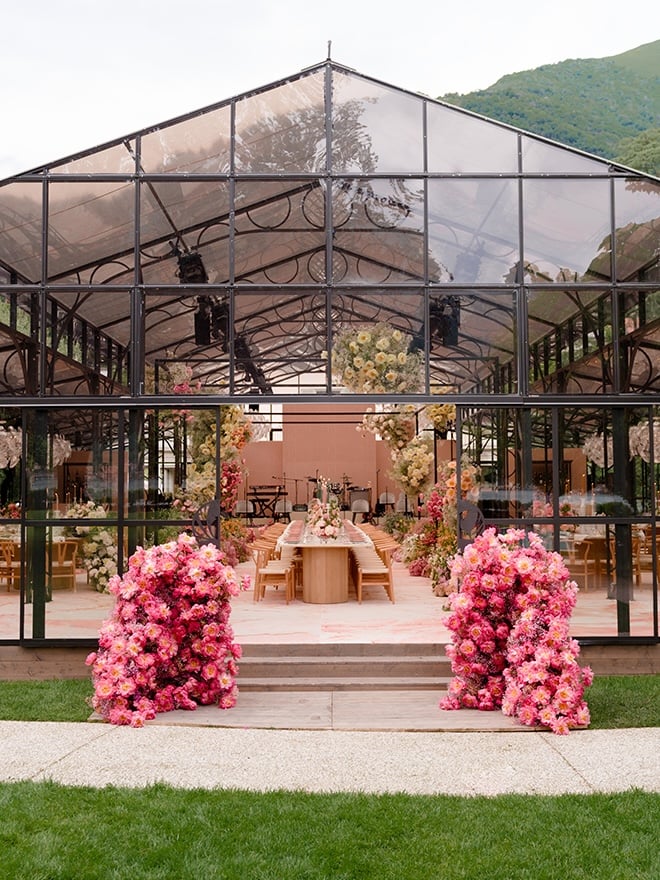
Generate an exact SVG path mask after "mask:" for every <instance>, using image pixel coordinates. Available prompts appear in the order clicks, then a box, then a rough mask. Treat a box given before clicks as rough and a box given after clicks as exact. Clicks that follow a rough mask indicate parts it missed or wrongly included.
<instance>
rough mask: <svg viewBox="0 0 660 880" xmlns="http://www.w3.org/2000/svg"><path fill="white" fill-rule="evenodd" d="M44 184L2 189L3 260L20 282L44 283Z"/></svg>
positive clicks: (0, 241)
mask: <svg viewBox="0 0 660 880" xmlns="http://www.w3.org/2000/svg"><path fill="white" fill-rule="evenodd" d="M41 193H42V187H41V183H9V184H7V185H6V186H3V187H0V256H1V261H2V263H3V264H4V265H5V266H6V267H8V268H9V270H10V271H13V272H15V273H16V276H17V278H18V279H19V280H22V281H25V282H26V283H28V284H29V283H37V282H38V281H40V279H41V223H42V218H41V205H42V198H41Z"/></svg>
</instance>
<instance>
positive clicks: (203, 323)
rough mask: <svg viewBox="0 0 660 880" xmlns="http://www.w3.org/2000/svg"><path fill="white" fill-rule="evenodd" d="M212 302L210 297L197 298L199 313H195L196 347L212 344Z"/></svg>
mask: <svg viewBox="0 0 660 880" xmlns="http://www.w3.org/2000/svg"><path fill="white" fill-rule="evenodd" d="M212 307H213V304H212V301H211V297H210V296H198V297H197V311H196V312H195V345H210V344H211V312H212Z"/></svg>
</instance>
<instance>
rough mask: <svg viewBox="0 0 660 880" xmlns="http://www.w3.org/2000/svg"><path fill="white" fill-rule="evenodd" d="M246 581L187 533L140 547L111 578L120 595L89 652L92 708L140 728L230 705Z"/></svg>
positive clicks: (219, 554)
mask: <svg viewBox="0 0 660 880" xmlns="http://www.w3.org/2000/svg"><path fill="white" fill-rule="evenodd" d="M246 587H247V583H246V582H245V581H244V582H242V583H240V584H239V581H238V579H237V576H236V572H235V570H234V569H233V568H231V567H230V566H227V565H225V563H224V555H223V553H222V551H220V550H218V549H217V548H216V547H214V546H213V545H212V544H207V545H205V546H203V547H199V546H198V545H197V542H196V541H195V539H194V538H192V537H190V536H188V535H185V534H183V535H179V537H178V539H177V540H176V541H171V542H169V543H167V544H161V545H156V546H154V547H150V548H149V549H148V550H145V549H143V548H142V547H138V549H137V550H136V552H135V553H134V554H133V556H131V558H130V560H129V565H128V571H127V572H126V573H125V574H124V575H123V577H119V576H115V577H114V578H112V579H111V581H110V592H111V593H112V594H113V595H115V596H116V597H117V601H116V603H115V607H114V610H113V613H112V616H111V617H110V618H109V619H108V620H106V621H105V622H104V624H103V626H102V628H101V632H100V635H99V647H98V650H97V651H94V652H93V653H92V654H90V655H89V656H88V657H87V664H88V665H89V666H91V667H92V680H93V684H94V696H93V698H92V706H93V708H94V709H95V710H96V711H97V712H98V713H99V714H100V715H101V716H102V717H103V718H105V719H106V720H107V721H109V722H110V723H111V724H124V725H126V724H130V725H132V726H134V727H141V726H143V725H144V723H145V721H148V720H150V719H153V718H155V716H156V714H157V713H159V712H168V711H170V710H172V709H195V708H197V706H198V705H210V704H212V703H216V704H218V705H219V706H220V707H221V708H229V707H231V706H233V705H234V704H235V702H236V696H237V687H236V681H235V678H236V675H237V672H238V666H237V661H238V660H239V659H240V656H241V649H240V646H239V645H237V644H236V643H235V642H234V640H233V632H232V629H231V627H230V626H229V616H230V612H231V608H230V599H231V597H232V596H235V595H237V594H238V592H239V590H240V589H245V588H246Z"/></svg>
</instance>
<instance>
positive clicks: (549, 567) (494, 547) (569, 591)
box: [440, 528, 593, 734]
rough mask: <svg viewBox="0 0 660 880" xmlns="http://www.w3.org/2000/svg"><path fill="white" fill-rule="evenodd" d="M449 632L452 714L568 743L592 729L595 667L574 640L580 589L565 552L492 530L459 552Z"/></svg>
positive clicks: (527, 536) (531, 536) (448, 704)
mask: <svg viewBox="0 0 660 880" xmlns="http://www.w3.org/2000/svg"><path fill="white" fill-rule="evenodd" d="M451 580H452V585H453V587H454V591H453V592H452V594H451V596H450V608H451V614H450V616H449V618H448V620H447V626H448V627H449V629H450V630H451V632H452V640H451V644H450V645H448V646H447V649H446V650H447V655H448V656H449V657H450V659H451V662H452V671H453V672H454V674H455V677H454V678H453V679H452V681H451V683H450V686H449V693H448V695H447V696H446V697H445V698H443V700H442V701H441V703H440V705H441V707H442V708H443V709H460V708H461V707H466V708H472V709H484V710H492V709H496V708H499V707H501V708H502V710H503V712H504V714H505V715H512V716H515V717H516V718H518V720H519V721H521V722H522V723H523V724H525V725H530V726H534V725H539V726H542V727H547V728H549V729H550V730H552V731H553V732H554V733H559V734H565V733H568V731H569V730H570V729H571V728H574V727H584V726H586V725H588V724H589V709H588V707H587V704H586V702H585V700H584V690H585V688H586V687H588V686H589V685H590V684H591V681H592V678H593V676H592V672H591V669H590V668H589V667H582V668H581V667H580V665H579V663H578V657H579V653H580V647H579V645H578V643H577V642H576V641H575V640H574V639H572V638H570V636H569V623H570V617H571V613H572V611H573V608H574V606H575V601H576V596H577V584H575V582H574V581H571V580H570V579H569V573H568V569H567V568H566V566H565V564H564V561H563V559H562V557H561V555H560V554H559V553H554V552H552V551H549V550H546V548H545V547H544V545H543V542H542V540H541V538H540V536H539V535H537V534H535V533H534V532H528V533H525V532H524V531H523V530H521V529H513V528H512V529H508V530H507V531H506V532H505V533H503V534H498V533H497V532H496V530H495V529H494V528H491V529H487V530H486V531H485V532H484V533H483V534H482V535H480V536H479V537H478V538H476V539H475V541H474V542H473V543H472V544H469V545H468V546H467V547H466V548H465V550H464V551H463V552H462V553H457V554H456V556H455V557H454V560H453V562H452V566H451Z"/></svg>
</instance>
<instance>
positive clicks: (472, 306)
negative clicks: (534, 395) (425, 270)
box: [429, 289, 517, 394]
mask: <svg viewBox="0 0 660 880" xmlns="http://www.w3.org/2000/svg"><path fill="white" fill-rule="evenodd" d="M515 314H516V312H515V294H514V293H513V292H511V291H505V292H495V291H478V290H471V291H469V292H467V291H465V292H464V291H460V290H456V289H452V290H451V291H450V292H449V291H448V292H445V293H435V292H434V293H433V294H432V295H431V297H430V299H429V335H430V340H431V352H430V356H429V373H430V381H431V387H432V389H433V388H438V389H440V390H442V391H445V392H447V391H449V392H452V393H460V394H479V393H494V394H497V393H500V394H501V393H508V394H511V393H515V392H516V389H517V376H516V366H515V352H516V347H517V346H516V322H515Z"/></svg>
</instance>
